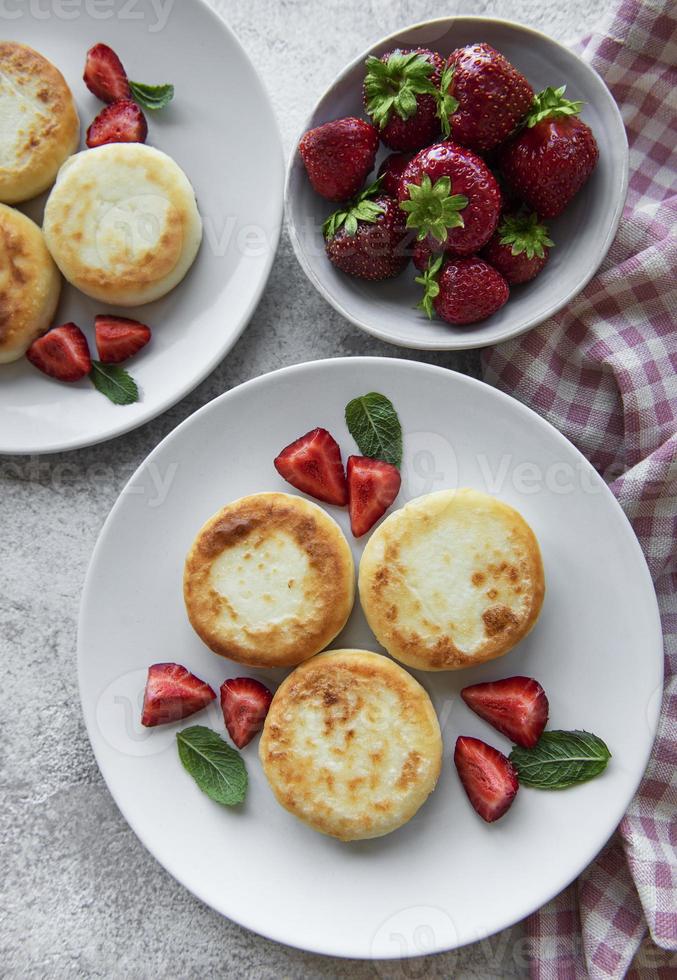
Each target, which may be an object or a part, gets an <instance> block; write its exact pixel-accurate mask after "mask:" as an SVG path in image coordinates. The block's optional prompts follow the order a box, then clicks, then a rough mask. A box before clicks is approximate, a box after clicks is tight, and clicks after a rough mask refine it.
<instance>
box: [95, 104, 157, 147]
mask: <svg viewBox="0 0 677 980" xmlns="http://www.w3.org/2000/svg"><path fill="white" fill-rule="evenodd" d="M146 136H148V123H147V122H146V117H145V116H144V114H143V112H142V111H141V109H140V108H139V107H138V105H137V104H136V102H133V101H132V99H118V101H117V102H111V104H110V105H107V106H106V107H105V109H102V110H101V112H100V113H99V115H98V116H97V117H96V119H95V120H94V122H93V123H92V125H91V126H90V127H89V129H88V130H87V141H86V142H87V146H88V147H89V148H90V149H92V148H93V147H95V146H103V145H104V144H105V143H145V142H146Z"/></svg>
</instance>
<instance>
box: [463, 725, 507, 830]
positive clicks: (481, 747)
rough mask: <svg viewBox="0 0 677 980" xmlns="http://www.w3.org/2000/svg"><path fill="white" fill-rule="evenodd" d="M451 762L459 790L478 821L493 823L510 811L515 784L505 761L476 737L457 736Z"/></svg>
mask: <svg viewBox="0 0 677 980" xmlns="http://www.w3.org/2000/svg"><path fill="white" fill-rule="evenodd" d="M454 762H455V764H456V769H457V771H458V775H459V778H460V780H461V782H462V783H463V789H464V790H465V791H466V793H467V794H468V799H469V800H470V802H471V803H472V805H473V807H474V808H475V810H476V811H477V812H478V813H479V815H480V816H481V818H482V820H486V821H487V823H493V821H494V820H498V818H499V817H502V816H503V814H504V813H505V812H506V811H507V810H509V809H510V806H511V805H512V801H513V800H514V799H515V796H516V794H517V790H518V789H519V782H518V780H517V772H516V771H515V769H514V767H513V765H512V763H511V762H510V760H509V759H506V757H505V756H504V755H503V753H502V752H499V751H498V749H495V748H494V747H493V746H492V745H487V743H486V742H482V741H481V739H479V738H470V737H469V736H467V735H461V736H460V737H459V738H458V739H457V740H456V749H455V751H454Z"/></svg>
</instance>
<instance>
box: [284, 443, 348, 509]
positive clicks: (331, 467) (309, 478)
mask: <svg viewBox="0 0 677 980" xmlns="http://www.w3.org/2000/svg"><path fill="white" fill-rule="evenodd" d="M274 462H275V469H276V470H277V472H278V473H279V474H280V476H281V477H283V478H284V479H285V480H286V481H287V483H291V485H292V486H293V487H296V489H297V490H302V491H303V493H307V494H309V495H310V496H311V497H315V498H316V499H317V500H323V501H324V502H325V503H326V504H337V505H338V506H339V507H342V506H343V505H344V504H347V503H348V486H347V484H346V476H345V473H344V472H343V462H342V460H341V449H340V447H339V444H338V443H337V441H336V439H334V437H333V436H332V435H331V433H329V432H327V430H326V429H312V430H311V431H310V432H306V434H305V435H304V436H301V437H300V439H297V440H296V441H295V442H292V443H290V444H289V445H288V446H286V447H285V448H284V449H283V450H282V452H281V453H280V455H279V456H277V457H276V459H275V461H274Z"/></svg>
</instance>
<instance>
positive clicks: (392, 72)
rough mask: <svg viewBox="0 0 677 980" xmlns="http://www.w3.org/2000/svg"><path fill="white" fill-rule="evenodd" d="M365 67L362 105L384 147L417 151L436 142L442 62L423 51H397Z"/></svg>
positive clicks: (367, 63) (376, 59)
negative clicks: (376, 129)
mask: <svg viewBox="0 0 677 980" xmlns="http://www.w3.org/2000/svg"><path fill="white" fill-rule="evenodd" d="M366 66H367V74H366V76H365V79H364V105H365V108H366V110H367V114H368V115H369V116H370V117H371V119H372V122H373V123H374V125H375V126H376V127H377V128H378V130H379V135H380V137H381V140H382V141H383V142H384V143H385V145H386V146H389V147H391V149H393V150H418V149H420V148H421V147H422V146H426V145H427V144H428V143H432V141H433V140H434V139H437V138H438V137H439V135H440V133H441V123H440V117H439V115H438V101H439V85H440V80H441V77H442V71H443V70H444V59H443V58H442V57H440V55H439V54H436V53H435V52H434V51H430V50H428V49H427V48H415V49H409V48H405V49H400V48H397V49H395V50H394V51H388V52H386V54H384V55H382V56H381V57H380V58H376V57H374V56H373V55H372V56H370V57H369V58H367V61H366Z"/></svg>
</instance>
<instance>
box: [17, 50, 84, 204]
mask: <svg viewBox="0 0 677 980" xmlns="http://www.w3.org/2000/svg"><path fill="white" fill-rule="evenodd" d="M79 139H80V120H79V119H78V113H77V109H76V108H75V102H74V101H73V96H72V95H71V90H70V89H69V87H68V85H67V84H66V82H65V80H64V77H63V75H62V74H61V72H60V71H58V69H56V68H55V67H54V65H53V64H52V63H51V62H50V61H48V60H47V59H46V58H43V56H42V55H41V54H38V52H37V51H34V50H33V49H32V48H29V47H28V46H27V45H25V44H17V43H16V42H14V41H0V201H3V202H4V203H5V204H16V203H17V202H19V201H27V200H29V199H30V198H31V197H35V196H36V195H38V194H41V193H42V192H43V191H45V190H47V188H48V187H50V186H51V185H52V184H53V183H54V178H55V177H56V174H57V171H58V169H59V167H60V166H61V164H62V163H63V162H64V160H66V159H67V158H68V157H69V156H70V155H71V153H74V152H75V151H76V149H77V147H78V142H79Z"/></svg>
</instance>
